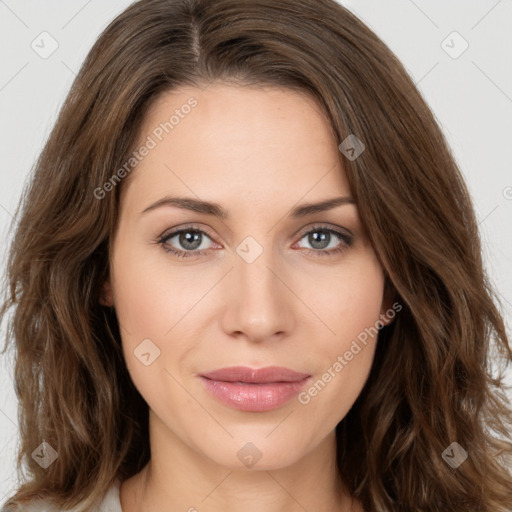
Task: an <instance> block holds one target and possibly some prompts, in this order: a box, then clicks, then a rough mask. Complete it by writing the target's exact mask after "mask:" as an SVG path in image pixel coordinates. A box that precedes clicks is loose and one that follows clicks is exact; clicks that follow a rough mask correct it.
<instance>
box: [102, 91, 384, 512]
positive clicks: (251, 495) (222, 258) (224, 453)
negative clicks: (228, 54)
mask: <svg viewBox="0 0 512 512" xmlns="http://www.w3.org/2000/svg"><path fill="white" fill-rule="evenodd" d="M191 96H193V97H194V98H196V100H197V102H198V104H197V106H196V107H195V108H194V109H192V111H191V112H190V114H188V115H187V116H185V117H184V118H183V119H180V123H179V125H177V126H175V127H174V129H173V130H172V131H171V132H170V133H169V134H167V135H165V136H164V137H163V139H162V141H160V142H159V143H158V145H157V146H156V147H155V148H154V149H152V150H151V151H150V152H149V154H148V155H147V156H146V157H145V158H144V159H143V160H142V161H141V162H140V163H139V164H138V165H137V166H136V169H135V170H134V171H133V172H132V174H130V175H129V177H128V178H125V182H124V183H123V191H122V195H121V205H120V211H119V221H118V226H117V230H116V233H115V236H114V238H113V245H112V252H111V273H110V278H109V280H108V281H107V282H106V283H105V286H104V291H105V296H106V299H104V300H105V303H107V304H110V305H112V306H114V307H115V309H116V312H117V316H118V319H119V322H120V325H121V331H122V344H123V351H124V356H125V359H126V363H127V367H128V370H129V372H130V374H131V377H132V379H133V382H134V383H135V386H136V387H137V389H138V390H139V391H140V393H141V395H142V396H143V397H144V399H145V400H146V402H147V403H148V405H149V408H150V417H149V420H150V441H151V461H150V462H149V464H148V465H147V466H146V467H145V468H144V469H143V470H142V471H141V472H140V473H138V474H137V475H135V476H134V477H132V478H130V479H129V480H127V481H125V482H123V483H122V485H121V489H120V499H121V505H122V508H123V511H124V512H132V511H140V510H143V511H145V512H156V511H161V510H170V508H169V507H172V510H177V511H178V510H179V511H187V510H188V511H189V512H193V511H194V510H197V511H199V512H203V511H209V512H217V511H219V512H221V511H222V512H232V511H235V510H237V511H238V510H244V511H245V512H256V511H257V512H261V510H265V511H267V512H281V511H282V510H287V511H292V512H295V511H301V512H303V511H304V509H305V510H308V511H312V510H315V511H320V512H332V511H339V510H344V511H349V510H353V511H358V510H362V508H361V507H360V504H359V503H358V502H357V501H356V500H351V499H350V498H349V497H348V495H347V492H346V489H345V487H344V486H343V485H342V484H339V483H338V482H339V481H340V479H339V475H338V474H337V472H336V466H335V446H336V444H335V435H334V429H335V427H336V425H337V424H338V422H339V421H340V420H341V419H342V418H343V417H344V416H345V415H346V413H347V412H348V410H349V409H350V407H351V406H352V405H353V403H354V402H355V400H356V398H357V397H358V395H359V394H360V392H361V390H362V388H363V385H364V383H365V381H366V379H367V377H368V374H369V371H370V368H371V365H372V361H373V357H374V352H375V344H376V338H374V339H369V342H368V344H367V345H366V347H364V349H363V350H361V351H360V352H359V353H358V354H357V355H355V356H354V358H353V359H352V360H351V361H350V362H349V363H348V364H347V365H346V366H345V367H344V368H343V370H342V371H341V372H339V373H338V374H336V377H335V378H333V379H332V380H331V382H329V383H328V384H327V385H326V386H325V387H324V388H323V389H322V391H321V392H319V393H318V394H317V395H316V396H315V397H312V398H311V400H310V401H309V403H307V404H306V405H303V404H301V403H299V401H298V400H297V399H296V398H294V399H292V400H291V401H290V402H288V403H286V404H285V405H283V406H281V407H279V408H278V409H275V410H272V411H267V412H244V411H239V410H235V409H233V408H230V407H228V406H226V405H223V404H222V403H220V402H219V401H218V400H217V399H216V398H214V397H212V396H211V395H210V394H209V393H208V392H207V391H206V390H205V388H204V387H203V385H202V382H201V381H200V379H199V378H198V376H197V375H198V373H201V372H206V371H211V370H214V369H217V368H221V367H226V366H234V365H246V366H250V367H253V368H260V367H264V366H270V365H277V366H285V367H287V368H291V369H293V370H296V371H299V372H305V373H308V374H311V375H312V376H313V377H312V380H313V382H315V381H317V380H318V379H319V378H321V376H322V374H324V373H325V372H326V371H327V369H328V368H330V367H332V366H333V363H334V362H335V361H336V360H337V358H338V356H340V355H343V354H344V353H345V352H346V351H347V350H348V349H349V348H350V345H351V343H352V341H353V340H354V339H355V338H356V337H357V336H358V334H360V333H361V332H362V331H364V329H365V328H368V327H370V326H373V325H375V322H376V321H377V320H378V319H379V317H380V315H382V314H384V313H385V311H386V310H387V309H388V308H389V307H390V304H389V303H387V302H386V301H385V300H384V295H383V294H384V275H383V271H382V268H381V266H380V264H379V262H378V260H377V257H376V255H375V253H374V250H373V248H372V246H371V244H370V242H369V240H368V237H367V234H366V233H365V231H364V228H363V226H362V224H361V221H360V219H359V216H358V211H357V206H356V205H355V204H345V205H341V206H337V207H336V208H333V209H331V210H328V211H324V212H321V213H315V214H312V215H309V216H307V217H304V218H291V217H289V216H288V213H289V211H290V210H291V209H292V208H293V207H295V206H297V205H300V204H304V203H309V202H318V201H321V200H324V199H331V198H334V197H339V196H351V190H350V187H349V184H348V182H347V179H346V175H345V171H344V169H343V167H342V163H341V158H340V153H339V150H338V144H339V142H338V141H336V140H335V139H334V137H333V135H332V132H331V129H330V126H329V123H328V121H327V119H326V117H325V115H323V114H322V112H321V110H320V108H319V107H318V106H317V104H316V103H315V102H314V101H313V100H312V99H310V98H309V97H308V96H305V95H303V94H300V93H298V92H293V91H291V90H286V89H281V88H261V87H259V88H258V87H255V86H242V85H239V84H238V85H233V84H231V85H230V84H226V83H214V84H212V85H210V86H208V87H207V88H206V89H202V88H195V87H194V88H192V87H187V88H184V87H183V88H180V89H175V90H173V91H171V92H166V93H164V94H163V95H162V96H160V97H159V98H158V99H157V101H155V102H154V103H153V104H152V106H151V108H150V110H149V112H148V113H147V115H146V118H145V120H144V122H143V125H142V127H141V132H140V133H141V136H140V140H139V142H140V143H141V144H142V143H143V142H144V141H145V140H146V138H147V136H148V135H151V133H152V131H153V130H154V129H155V127H157V126H158V125H159V124H160V123H161V122H163V121H165V120H168V119H169V117H170V115H172V113H173V112H174V110H175V109H176V108H180V106H181V105H183V104H185V103H186V102H187V100H188V99H189V98H190V97H191ZM165 195H173V196H181V197H192V198H196V199H198V198H200V199H202V200H209V201H214V202H216V203H219V204H220V205H222V206H223V208H225V209H226V210H228V213H229V215H230V218H229V219H218V218H216V217H213V216H211V215H207V214H204V213H197V212H192V211H188V210H185V209H181V208H178V207H176V206H164V207H161V208H157V209H154V210H152V211H150V212H147V213H146V214H143V215H141V212H142V211H143V210H144V209H145V208H146V207H148V206H149V205H150V204H152V203H154V202H155V201H157V200H159V199H161V198H162V197H164V196H165ZM189 223H193V229H202V230H207V231H208V233H211V236H210V234H208V235H202V236H203V238H202V242H201V246H200V248H199V249H196V252H198V251H201V250H202V251H204V253H203V254H202V255H192V256H191V257H189V258H186V259H179V258H177V257H176V256H174V255H172V254H169V253H166V252H165V251H164V249H163V247H162V245H161V244H158V240H159V239H160V238H161V236H162V235H164V234H168V233H169V232H170V231H171V230H172V229H173V228H180V227H182V226H184V225H186V224H189ZM318 224H320V227H319V228H318V229H317V231H319V232H320V233H319V234H320V235H321V234H322V233H325V231H324V230H325V228H334V229H340V230H342V232H349V233H350V234H352V237H353V242H352V245H350V246H347V245H346V244H345V242H344V240H343V239H341V238H339V237H338V236H337V235H334V234H332V235H331V238H330V241H328V240H327V241H326V242H325V244H324V245H323V246H321V248H315V247H320V246H318V245H316V246H315V245H313V244H314V240H313V239H312V237H308V235H307V234H306V235H304V234H303V233H305V232H307V231H309V230H310V229H312V228H317V225H318ZM247 236H251V237H253V238H254V239H255V240H256V241H257V243H258V244H259V245H260V246H261V248H262V249H263V252H262V254H261V255H260V256H259V257H258V258H257V259H256V260H255V261H253V262H252V263H248V262H247V261H246V260H245V259H244V258H242V257H241V256H239V254H238V253H237V252H236V249H237V247H238V246H239V245H240V244H241V242H242V241H244V239H245V238H246V237H247ZM326 236H329V235H326ZM182 241H183V239H182ZM166 244H167V245H168V246H172V247H174V248H175V249H177V250H181V251H183V252H186V247H184V246H183V244H180V240H179V237H178V236H174V237H173V238H171V239H168V240H167V242H166ZM340 246H341V247H343V246H345V250H344V251H342V252H341V253H339V254H332V255H326V254H324V256H322V255H316V254H317V253H318V252H321V251H323V252H324V253H325V252H326V251H328V250H330V249H331V248H336V247H340ZM188 247H190V246H188ZM250 250H254V249H253V248H252V249H250ZM308 250H309V251H311V252H313V254H308ZM315 251H316V252H315ZM189 253H190V251H189ZM386 323H387V322H386ZM145 339H150V340H151V341H152V343H154V344H155V345H156V346H157V347H158V348H159V350H160V356H159V357H158V358H156V359H155V360H154V361H153V362H152V363H151V364H150V365H148V366H146V365H144V364H142V363H141V361H140V360H139V359H138V358H137V357H135V355H134V350H135V349H136V348H137V346H138V345H139V344H140V343H141V342H142V340H145ZM248 442H251V443H253V444H254V445H255V446H256V447H257V449H258V450H259V452H260V453H261V459H260V460H259V461H258V462H257V463H256V464H255V465H254V466H252V467H251V468H248V467H246V466H245V465H244V464H242V463H241V461H240V460H239V458H238V457H237V452H238V451H239V450H240V449H241V448H242V447H243V446H244V445H245V444H246V443H248Z"/></svg>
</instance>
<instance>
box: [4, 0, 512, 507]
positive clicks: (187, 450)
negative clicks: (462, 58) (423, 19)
mask: <svg viewBox="0 0 512 512" xmlns="http://www.w3.org/2000/svg"><path fill="white" fill-rule="evenodd" d="M20 215H21V216H20V219H19V224H18V227H17V233H16V236H15V238H14V242H13V245H12V248H11V252H10V259H9V267H8V280H9V283H8V284H9V295H8V296H7V297H6V300H5V303H4V307H3V310H2V312H3V313H4V314H5V312H7V311H8V310H9V309H11V308H12V309H14V311H13V316H12V321H11V324H10V336H9V340H11V341H12V342H13V343H14V346H15V349H16V351H17V362H16V368H15V383H16V391H17V395H18V398H19V401H20V414H21V421H20V428H21V446H20V452H19V463H20V464H25V466H26V467H27V468H28V471H29V478H28V479H27V480H26V482H25V483H24V484H23V485H22V486H21V487H20V488H19V489H18V490H17V492H16V494H14V495H13V496H12V497H11V498H10V499H9V500H8V501H7V502H6V503H5V505H4V507H5V509H6V510H16V508H15V507H16V506H19V507H20V509H21V510H38V509H37V506H42V507H50V506H53V507H54V509H55V510H68V509H70V510H76V511H80V512H82V511H85V510H90V509H94V507H98V508H99V509H100V510H102V511H104V512H106V511H115V512H120V511H121V510H122V511H123V512H132V511H136V510H144V511H149V512H153V511H160V510H189V511H195V510H197V511H202V510H208V511H220V510H222V511H226V510H233V509H235V508H237V509H238V508H240V507H243V508H244V510H246V511H247V510H248V511H261V510H265V511H270V512H273V511H281V510H287V511H295V510H315V511H325V512H331V511H335V510H336V511H337V510H344V511H345V510H347V511H348V510H351V511H379V512H381V511H385V512H391V511H440V510H443V511H444V510H450V511H462V510H464V511H476V510H479V511H493V512H505V511H507V510H508V511H509V510H511V509H512V485H511V480H512V479H511V474H510V471H509V469H507V465H508V464H509V461H510V455H511V453H512V445H511V443H510V441H509V440H510V426H511V424H512V412H511V410H510V407H509V405H508V403H507V401H506V398H505V397H504V395H503V393H502V391H503V389H504V388H503V385H502V382H501V381H500V379H499V378H498V377H496V376H495V375H493V374H492V373H491V371H490V363H491V355H492V354H495V355H496V354H497V355H499V356H501V358H502V360H503V362H504V363H505V366H507V365H508V364H509V363H510V362H511V360H512V351H511V348H510V345H509V341H508V339H507V335H506V332H505V328H504V324H503V320H502V318H501V316H500V313H499V311H498V309H497V307H496V303H497V301H496V299H495V296H494V294H493V291H492V290H491V288H490V286H489V285H488V282H487V279H486V275H485V272H484V270H483V267H482V259H481V247H480V242H479V237H478V231H477V224H476V221H475V215H474V212H473V208H472V205H471V201H470V198H469V196H468V192H467V189H466V187H465V185H464V183H463V180H462V178H461V174H460V172H459V170H458V168H457V166H456V164H455V162H454V159H453V157H452V155H451V153H450V150H449V148H448V146H447V144H446V141H445V139H444V137H443V134H442V132H441V130H440V129H439V127H438V126H437V124H436V122H435V119H434V117H433V115H432V113H431V112H430V110H429V109H428V107H427V105H426V104H425V102H424V101H423V99H422V98H421V96H420V95H419V93H418V91H417V90H416V88H415V86H414V84H413V82H412V81H411V80H410V78H409V77H408V75H407V74H406V72H405V70H404V68H403V67H402V65H401V64H400V63H399V62H398V61H397V59H396V58H395V57H394V55H393V54H392V53H391V52H390V50H389V49H388V48H387V47H386V46H385V45H384V44H383V43H382V41H380V40H379V39H378V38H377V37H376V35H375V34H373V33H372V32H371V31H370V30H369V29H368V28H367V27H366V26H364V25H363V24H362V23H361V22H360V21H359V20H358V19H357V18H355V17H354V16H353V15H352V14H351V13H350V12H349V11H347V10H346V9H345V8H343V7H341V6H340V5H338V4H337V3H335V2H334V1H331V0H301V1H296V0H279V1H278V2H276V1H275V0H258V1H256V0H247V1H244V2H239V1H235V0H215V1H211V0H208V1H207V0H188V1H186V0H175V1H171V0H142V1H140V2H137V3H134V4H133V5H132V6H130V7H129V8H128V9H127V10H126V11H125V12H123V13H122V14H121V15H120V16H118V17H117V18H116V19H115V20H114V21H113V22H112V23H111V24H110V25H109V27H107V29H106V30H105V32H104V33H103V34H102V35H101V37H100V38H99V39H98V41H97V42H96V44H95V45H94V47H93V48H92V50H91V52H90V53H89V55H88V56H87V58H86V60H85V62H84V64H83V66H82V69H81V71H80V73H79V75H78V76H77V78H76V80H75V82H74V84H73V87H72V90H71V92H70V93H69V96H68V98H67V100H66V103H65V105H64V107H63V109H62V112H61V114H60V116H59V119H58V121H57V123H56V126H55V128H54V130H53V132H52V134H51V136H50V138H49V140H48V142H47V144H46V146H45V148H44V150H43V152H42V154H41V157H40V159H39V160H38V162H37V167H36V172H35V174H34V177H33V180H32V182H31V184H30V186H29V188H28V190H27V192H26V194H25V196H24V198H23V202H22V205H21V209H20ZM305 244H306V245H305ZM34 404H37V406H34ZM507 437H508V439H509V440H507V439H506V438H507ZM36 498H39V501H37V499H36Z"/></svg>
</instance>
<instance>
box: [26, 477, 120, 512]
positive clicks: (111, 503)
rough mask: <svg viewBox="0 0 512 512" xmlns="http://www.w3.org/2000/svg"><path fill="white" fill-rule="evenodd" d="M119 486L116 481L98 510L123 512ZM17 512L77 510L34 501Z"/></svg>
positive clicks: (98, 505)
mask: <svg viewBox="0 0 512 512" xmlns="http://www.w3.org/2000/svg"><path fill="white" fill-rule="evenodd" d="M119 485H120V482H119V481H116V482H115V483H114V484H113V485H112V486H111V487H110V488H109V489H108V490H107V492H106V493H105V494H104V496H103V498H102V499H100V500H99V501H98V503H97V505H96V506H97V508H98V510H101V512H123V511H122V509H121V501H120V499H119ZM16 512H75V510H74V509H65V510H64V509H59V508H57V507H56V506H55V504H54V503H52V502H51V501H49V500H33V501H31V502H30V503H27V504H26V505H21V506H19V507H18V509H17V510H16Z"/></svg>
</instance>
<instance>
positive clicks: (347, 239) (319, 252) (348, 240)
mask: <svg viewBox="0 0 512 512" xmlns="http://www.w3.org/2000/svg"><path fill="white" fill-rule="evenodd" d="M321 231H323V232H327V233H331V234H334V235H336V236H337V237H339V238H340V239H341V240H342V244H341V246H340V247H337V248H334V249H329V250H325V249H316V250H315V249H305V251H306V254H308V256H313V257H317V256H319V257H325V256H335V255H337V254H341V253H342V252H344V251H345V250H346V249H348V248H349V247H350V246H351V245H352V237H351V236H350V235H347V234H346V233H342V232H341V231H337V230H335V229H333V228H330V227H326V226H321V225H320V226H313V227H312V228H311V229H310V230H309V231H306V232H305V233H303V234H302V235H301V237H300V239H299V240H302V239H303V238H304V237H305V236H307V235H309V234H310V233H316V232H321ZM184 232H194V233H201V234H203V235H206V236H207V237H208V238H210V239H212V236H211V235H210V234H209V233H208V232H207V231H204V230H202V229H198V228H196V227H194V226H185V227H183V228H180V229H179V230H176V231H173V232H171V233H169V234H167V233H166V234H164V235H162V237H161V238H160V239H159V240H158V241H157V243H158V244H160V245H161V246H162V249H163V250H164V251H165V252H166V253H171V254H173V255H174V256H176V257H177V258H180V259H184V258H189V257H193V256H202V255H203V254H204V253H205V252H207V251H208V249H203V250H201V251H179V250H177V249H174V248H172V247H170V246H168V245H166V242H167V241H168V240H170V239H171V238H173V237H175V236H176V235H179V234H181V233H184Z"/></svg>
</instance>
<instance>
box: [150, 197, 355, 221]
mask: <svg viewBox="0 0 512 512" xmlns="http://www.w3.org/2000/svg"><path fill="white" fill-rule="evenodd" d="M345 204H355V201H354V199H352V198H351V197H335V198H333V199H325V200H323V201H320V202H317V203H305V204H302V205H300V206H297V207H295V208H294V209H293V210H292V211H291V216H292V217H295V218H301V217H306V216H308V215H311V214H313V213H320V212H324V211H327V210H331V209H332V208H336V207H337V206H342V205H345ZM163 206H176V207H178V208H183V209H185V210H191V211H193V212H197V213H203V214H205V215H213V216H214V217H218V218H220V219H226V220H228V219H229V213H228V212H227V211H226V210H225V209H224V208H223V207H222V206H221V205H220V204H217V203H212V202H209V201H202V200H199V199H193V198H191V197H171V196H166V197H163V198H162V199H159V200H158V201H156V202H154V203H152V204H150V205H149V206H148V207H147V208H146V209H145V210H143V211H142V212H141V215H144V214H146V213H148V212H150V211H152V210H156V209H157V208H161V207H163Z"/></svg>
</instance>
